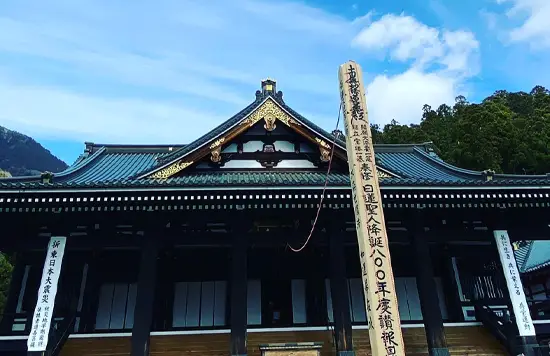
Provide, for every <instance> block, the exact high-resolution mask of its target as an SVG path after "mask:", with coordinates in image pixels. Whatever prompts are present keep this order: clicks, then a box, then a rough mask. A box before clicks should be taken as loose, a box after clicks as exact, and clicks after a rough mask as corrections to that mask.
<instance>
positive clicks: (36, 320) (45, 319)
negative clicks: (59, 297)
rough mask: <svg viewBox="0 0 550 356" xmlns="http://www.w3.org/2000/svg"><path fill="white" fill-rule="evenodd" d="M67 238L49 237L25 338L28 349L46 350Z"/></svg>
mask: <svg viewBox="0 0 550 356" xmlns="http://www.w3.org/2000/svg"><path fill="white" fill-rule="evenodd" d="M66 242H67V238H66V237H64V236H55V237H51V238H50V243H49V244H48V250H47V252H46V260H45V261H44V269H43V271H42V280H41V282H40V287H39V289H38V299H37V301H36V308H35V309H34V315H33V319H32V326H31V333H30V334H29V338H28V339H27V348H28V351H46V347H47V346H48V337H49V333H50V325H51V322H52V317H53V308H54V305H55V296H56V294H57V283H58V281H59V275H60V274H61V264H62V263H63V255H64V253H65V244H66Z"/></svg>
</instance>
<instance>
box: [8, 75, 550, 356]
mask: <svg viewBox="0 0 550 356" xmlns="http://www.w3.org/2000/svg"><path fill="white" fill-rule="evenodd" d="M276 86H277V83H276V82H275V81H273V80H270V79H268V80H264V81H262V82H261V88H260V90H258V91H257V92H256V95H255V99H254V100H253V101H252V103H251V104H250V105H248V106H247V107H245V108H244V109H243V110H242V111H240V112H238V113H237V114H235V115H234V116H233V117H231V118H229V119H228V120H227V121H225V122H223V123H221V124H220V125H219V126H218V127H216V128H215V129H213V130H212V131H210V132H207V133H205V134H204V135H203V136H202V137H200V138H198V139H196V140H195V141H193V142H191V143H188V144H177V145H121V144H95V143H86V144H85V150H84V152H83V154H82V155H81V156H80V157H79V158H78V160H77V161H76V162H75V163H74V164H73V165H72V166H70V167H69V168H68V169H66V170H65V171H63V172H60V173H55V174H52V173H48V172H45V173H43V174H41V175H40V176H32V177H11V178H2V179H0V219H1V222H2V238H1V239H0V250H2V251H4V252H7V253H10V254H13V255H14V256H15V258H14V259H15V265H14V270H13V275H12V280H11V284H10V288H9V293H8V296H7V301H6V304H5V310H4V313H3V317H2V320H1V322H0V332H1V336H0V355H23V354H27V353H29V354H36V355H43V354H47V355H63V356H73V355H74V356H91V355H105V356H107V355H113V356H114V355H133V356H138V355H139V356H144V355H170V356H172V355H173V356H175V355H203V356H213V355H234V356H236V355H262V354H265V355H274V354H276V352H279V353H277V354H278V355H284V351H285V350H287V351H288V350H302V352H304V353H303V355H306V354H307V355H310V354H311V355H313V354H320V355H367V354H369V337H368V331H369V325H368V324H367V320H368V318H367V314H366V311H365V310H366V308H365V301H364V297H363V284H362V271H361V268H360V263H359V252H358V242H357V234H356V230H355V216H354V211H353V207H352V201H351V189H350V178H349V177H350V172H349V168H348V160H347V155H346V143H345V137H344V134H342V133H340V132H337V131H335V132H333V133H330V132H327V131H325V130H323V129H322V128H320V127H319V126H317V125H316V124H314V122H312V121H310V120H308V119H306V118H305V117H303V116H302V115H300V114H299V113H297V112H296V111H294V110H293V109H292V108H291V107H290V106H289V105H288V104H287V102H286V98H285V99H283V94H282V92H281V91H277V88H276ZM291 100H292V99H289V101H291ZM375 155H376V167H377V173H378V178H379V182H380V186H381V191H382V203H383V209H384V215H385V221H386V226H387V229H388V236H389V244H390V246H389V248H390V252H391V259H392V266H393V278H394V281H395V288H396V290H395V293H396V295H397V299H398V306H399V310H398V311H394V312H395V313H396V314H397V313H398V314H399V315H398V316H399V318H400V320H401V326H402V329H403V335H404V344H405V349H406V352H407V355H457V356H458V355H460V356H464V355H511V354H513V355H516V354H519V353H520V352H518V350H525V347H527V346H529V345H530V347H531V350H532V352H543V351H542V350H544V344H545V342H546V341H545V340H548V335H549V334H550V320H549V319H550V317H549V315H548V313H547V312H546V313H545V312H544V311H543V312H539V311H536V312H535V311H534V310H535V309H536V308H535V309H533V308H532V305H535V304H537V303H538V302H545V301H548V300H549V299H550V293H549V289H550V284H549V279H548V278H547V276H548V271H549V269H548V268H550V267H549V266H550V263H547V262H544V261H545V259H546V261H549V260H550V248H548V247H545V248H546V250H544V251H547V252H544V253H542V255H541V254H540V252H541V251H542V250H541V247H540V246H539V247H537V245H538V244H540V243H542V245H544V246H548V245H547V241H544V240H550V227H549V223H550V218H549V216H550V215H549V213H550V195H549V194H550V176H548V175H538V176H533V175H509V174H495V173H494V172H492V171H483V172H478V171H471V170H466V169H462V168H458V167H455V166H453V165H451V164H448V163H446V162H445V161H443V160H442V159H441V158H440V157H439V156H438V155H437V154H436V151H435V149H434V147H433V145H432V144H431V143H425V144H403V145H389V144H388V145H386V144H383V145H375ZM329 165H330V173H329V174H328V175H327V171H328V168H329ZM313 224H315V228H314V229H313V230H312V226H313ZM311 231H313V233H312V234H311V238H310V239H308V236H309V235H310V232H311ZM508 240H509V242H510V243H511V244H512V245H511V246H514V247H513V248H511V249H509V250H508V248H507V246H508V245H507V244H508ZM531 240H532V241H531ZM306 241H308V242H307V244H305V243H306ZM523 241H530V242H526V243H525V242H523ZM501 242H502V244H501ZM304 244H305V247H304V248H303V249H301V247H303V246H304ZM506 258H507V259H509V260H510V261H511V262H509V263H508V262H504V261H506ZM537 259H538V260H537ZM516 260H517V263H516ZM535 260H536V261H538V262H536V261H535ZM529 261H535V262H533V263H535V264H536V263H538V265H537V266H538V267H537V268H535V270H533V271H531V270H528V269H525V268H528V263H530V262H529ZM541 261H542V262H541ZM545 263H546V264H545ZM518 271H519V272H518ZM524 272H525V273H524ZM520 273H523V277H521V278H520ZM522 281H523V286H522ZM523 287H524V288H523ZM514 288H515V289H514ZM530 290H532V291H530ZM541 291H542V292H541ZM524 294H525V295H524ZM535 294H536V296H537V297H536V298H532V297H533V295H535ZM521 298H523V299H521ZM526 298H527V301H528V305H525V302H524V301H525V300H526ZM532 299H537V301H538V302H537V301H533V300H532ZM530 308H531V309H530ZM537 308H538V307H537ZM536 310H538V309H536ZM531 320H532V321H531ZM371 322H378V321H377V320H374V321H371ZM546 350H548V349H546ZM310 351H311V352H314V353H306V352H310ZM43 352H45V353H43ZM546 352H547V353H546V354H548V351H546ZM527 354H532V355H536V354H537V353H526V355H527ZM538 354H541V355H542V353H538ZM301 355H302V354H301Z"/></svg>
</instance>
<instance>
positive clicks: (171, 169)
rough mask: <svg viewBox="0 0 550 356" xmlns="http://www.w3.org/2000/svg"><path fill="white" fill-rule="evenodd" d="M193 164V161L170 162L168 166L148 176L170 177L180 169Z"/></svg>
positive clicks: (155, 177)
mask: <svg viewBox="0 0 550 356" xmlns="http://www.w3.org/2000/svg"><path fill="white" fill-rule="evenodd" d="M192 164H193V161H190V162H176V163H173V164H171V165H170V166H168V167H166V168H163V169H161V170H160V171H158V172H155V173H154V174H152V175H150V176H149V178H153V179H166V178H170V177H171V176H173V175H174V174H176V173H178V172H180V171H181V170H183V169H185V168H186V167H189V166H190V165H192Z"/></svg>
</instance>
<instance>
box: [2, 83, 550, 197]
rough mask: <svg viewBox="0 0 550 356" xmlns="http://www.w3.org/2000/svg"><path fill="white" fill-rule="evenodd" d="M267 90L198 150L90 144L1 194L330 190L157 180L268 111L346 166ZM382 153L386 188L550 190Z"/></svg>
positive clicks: (188, 176) (425, 150)
mask: <svg viewBox="0 0 550 356" xmlns="http://www.w3.org/2000/svg"><path fill="white" fill-rule="evenodd" d="M266 83H267V84H269V83H272V90H265V87H264V86H265V85H266ZM262 85H263V87H262V91H257V92H256V99H255V100H254V102H253V103H251V104H250V105H248V106H247V107H246V108H245V109H243V110H242V111H240V112H239V113H237V114H236V115H234V116H233V117H231V118H230V119H228V120H227V121H225V122H224V123H222V124H221V125H220V126H218V127H217V128H215V129H214V130H212V131H210V132H208V133H207V134H205V135H203V136H202V137H200V138H199V139H197V140H195V141H193V142H191V143H190V144H187V145H183V144H179V145H113V144H111V145H101V144H93V143H87V144H86V149H85V151H84V153H83V154H82V155H81V157H79V159H78V160H77V161H76V162H75V163H74V164H73V165H71V166H70V167H69V168H68V169H66V170H65V171H63V172H60V173H56V174H54V175H53V178H52V179H51V181H50V182H47V180H44V179H42V177H40V176H32V177H14V178H3V179H0V190H43V189H78V190H80V189H89V188H101V189H109V188H117V189H125V188H129V189H132V188H152V189H153V188H157V187H162V188H192V189H200V188H207V187H209V188H213V189H218V188H219V189H225V188H228V187H231V188H243V189H246V188H258V187H270V188H277V187H322V186H323V185H324V183H325V173H324V172H323V171H322V170H321V171H312V170H306V169H304V170H303V171H296V170H293V171H285V170H284V169H278V168H273V169H265V170H246V169H242V170H237V171H235V170H231V171H229V170H223V169H219V170H216V171H211V170H210V171H198V170H184V171H182V172H181V173H178V174H177V175H167V177H168V178H167V179H154V173H155V172H159V171H161V170H163V169H166V168H165V167H169V166H170V165H174V164H178V165H180V168H181V166H182V165H185V164H186V163H189V160H191V159H192V158H193V157H195V158H197V157H199V156H197V154H199V153H200V154H204V152H208V150H209V149H211V148H212V147H216V149H217V148H220V147H221V145H222V143H223V144H225V143H227V141H224V140H225V139H227V140H228V141H230V140H231V139H232V138H234V137H235V136H231V135H230V133H231V132H232V134H239V132H244V131H243V130H246V129H247V128H248V127H250V125H252V124H253V123H254V122H258V120H261V119H265V118H264V117H262V116H261V115H263V113H265V112H259V111H258V110H259V108H260V109H261V108H262V107H263V108H264V109H266V108H267V109H269V110H272V111H271V112H270V114H271V115H272V114H273V112H275V113H276V114H277V115H280V116H281V117H278V118H277V120H279V121H281V122H283V123H284V124H285V125H287V126H288V127H290V128H291V129H293V130H294V131H295V132H297V133H299V134H301V135H304V136H307V138H308V139H309V140H310V141H311V142H312V143H313V144H317V145H319V147H320V148H321V149H322V148H323V147H326V146H324V145H325V144H327V143H330V144H332V142H333V141H334V142H335V145H336V148H337V150H335V152H338V154H340V155H341V157H342V159H343V160H345V159H346V154H345V142H344V141H343V140H341V139H337V138H335V137H334V136H333V135H332V134H330V133H328V132H327V131H325V130H323V129H322V128H320V127H318V126H317V125H315V124H314V123H312V122H311V121H309V120H308V119H306V118H304V117H303V116H301V115H300V114H298V113H297V112H296V111H294V110H292V108H290V107H289V106H288V105H287V104H286V103H285V102H284V101H283V98H282V93H281V92H276V91H275V90H274V89H275V86H274V82H272V81H264V82H263V83H262ZM267 103H269V105H270V107H269V108H268V107H267V106H266V104H267ZM254 120H256V121H254ZM251 122H252V124H251ZM243 123H244V124H243ZM249 124H250V125H249ZM239 130H240V131H239ZM201 150H202V151H201ZM205 150H206V151H205ZM374 151H375V155H376V165H377V167H378V172H379V175H380V176H381V185H382V187H383V188H386V187H387V188H390V187H401V188H413V189H419V188H431V187H439V188H442V189H443V188H457V187H463V188H468V187H469V188H476V187H479V188H486V187H491V186H498V187H503V186H510V187H518V186H524V187H525V186H528V187H548V188H550V178H549V176H547V175H538V176H528V175H506V174H492V173H490V172H478V171H471V170H466V169H461V168H458V167H455V166H452V165H450V164H448V163H446V162H444V161H443V160H442V159H441V158H440V157H438V156H437V155H436V154H435V152H434V150H433V148H432V145H431V144H430V143H425V144H410V145H407V144H405V145H375V147H374ZM201 152H202V153H201ZM193 155H194V156H193ZM186 157H187V158H186ZM185 160H187V161H185ZM182 162H183V163H182ZM178 169H179V168H178ZM152 177H153V178H152ZM349 184H350V183H349V175H348V172H338V171H332V172H331V174H330V177H329V187H330V188H348V187H349Z"/></svg>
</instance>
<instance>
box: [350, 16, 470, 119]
mask: <svg viewBox="0 0 550 356" xmlns="http://www.w3.org/2000/svg"><path fill="white" fill-rule="evenodd" d="M353 44H354V45H355V46H357V47H359V48H361V49H362V50H364V51H366V52H369V53H373V54H374V55H377V54H380V53H382V54H383V55H384V56H385V55H388V54H389V56H390V58H392V59H393V60H395V61H399V62H403V63H404V64H406V65H408V66H410V67H408V68H407V69H405V70H404V71H403V72H401V73H399V74H395V75H387V74H383V75H378V76H376V77H375V78H374V79H373V80H372V81H371V82H370V83H369V84H368V85H367V99H368V101H369V111H370V113H371V117H372V120H373V122H375V123H378V124H380V125H384V124H386V123H388V122H390V121H391V120H393V119H395V120H397V121H398V122H400V123H402V124H409V123H413V122H418V121H419V118H420V117H421V115H422V107H423V105H424V104H429V105H432V106H434V107H437V106H438V105H440V104H442V103H447V104H451V103H452V102H453V101H454V98H455V97H456V96H457V95H459V94H463V91H462V88H463V85H464V82H465V80H466V79H467V78H469V77H471V76H473V75H476V74H477V73H478V71H479V65H478V61H477V51H478V48H479V43H478V41H477V40H476V38H475V36H474V34H473V33H471V32H469V31H465V30H457V31H449V30H445V29H444V30H440V29H437V28H434V27H430V26H427V25H426V24H423V23H421V22H419V21H418V20H417V19H415V18H414V17H412V16H406V15H404V14H401V15H392V14H390V15H385V16H382V17H381V18H380V19H378V20H377V21H374V22H373V23H371V24H370V25H369V26H367V27H366V28H365V29H363V30H362V31H361V32H360V33H359V34H358V35H357V37H355V39H354V40H353Z"/></svg>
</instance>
